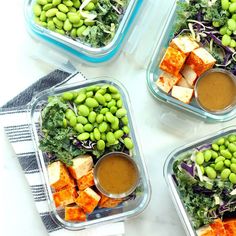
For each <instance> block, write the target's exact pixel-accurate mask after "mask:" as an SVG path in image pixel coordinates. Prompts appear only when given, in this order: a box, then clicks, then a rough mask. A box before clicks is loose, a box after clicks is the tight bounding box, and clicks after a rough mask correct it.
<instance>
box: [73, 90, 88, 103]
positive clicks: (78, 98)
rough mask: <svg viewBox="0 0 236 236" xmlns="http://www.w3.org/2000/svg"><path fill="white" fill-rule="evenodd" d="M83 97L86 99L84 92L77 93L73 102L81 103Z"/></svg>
mask: <svg viewBox="0 0 236 236" xmlns="http://www.w3.org/2000/svg"><path fill="white" fill-rule="evenodd" d="M85 99H86V95H85V93H79V94H78V96H77V97H76V99H75V103H76V104H79V103H82V102H83V101H84V100H85Z"/></svg>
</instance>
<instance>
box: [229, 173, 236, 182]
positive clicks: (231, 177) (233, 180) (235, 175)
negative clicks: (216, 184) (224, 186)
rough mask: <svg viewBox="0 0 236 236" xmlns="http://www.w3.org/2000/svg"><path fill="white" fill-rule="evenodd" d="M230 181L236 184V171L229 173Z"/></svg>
mask: <svg viewBox="0 0 236 236" xmlns="http://www.w3.org/2000/svg"><path fill="white" fill-rule="evenodd" d="M229 181H230V182H231V183H232V184H236V174H235V173H231V174H230V175H229Z"/></svg>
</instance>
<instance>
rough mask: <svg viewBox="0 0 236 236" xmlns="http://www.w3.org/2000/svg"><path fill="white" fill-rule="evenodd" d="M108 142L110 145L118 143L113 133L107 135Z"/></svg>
mask: <svg viewBox="0 0 236 236" xmlns="http://www.w3.org/2000/svg"><path fill="white" fill-rule="evenodd" d="M106 140H107V142H108V143H109V144H114V143H115V141H116V138H115V136H114V134H113V133H112V132H108V133H107V134H106Z"/></svg>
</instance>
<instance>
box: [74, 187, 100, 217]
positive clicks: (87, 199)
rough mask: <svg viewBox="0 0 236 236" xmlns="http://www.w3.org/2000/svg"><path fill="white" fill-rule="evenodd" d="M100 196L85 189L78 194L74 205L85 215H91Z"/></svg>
mask: <svg viewBox="0 0 236 236" xmlns="http://www.w3.org/2000/svg"><path fill="white" fill-rule="evenodd" d="M100 198H101V197H100V196H99V195H98V194H97V193H96V192H94V191H93V190H92V189H91V188H86V189H85V190H84V191H80V192H79V196H78V197H77V198H76V200H75V203H76V204H77V205H78V206H79V207H81V208H82V209H83V210H84V212H85V213H89V214H90V213H92V212H93V211H94V209H95V208H96V206H97V205H98V202H99V200H100Z"/></svg>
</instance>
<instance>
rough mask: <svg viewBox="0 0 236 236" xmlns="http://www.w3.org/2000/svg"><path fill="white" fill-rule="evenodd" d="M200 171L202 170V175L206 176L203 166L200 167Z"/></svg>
mask: <svg viewBox="0 0 236 236" xmlns="http://www.w3.org/2000/svg"><path fill="white" fill-rule="evenodd" d="M200 169H201V171H202V174H203V175H204V174H205V169H204V167H203V166H200Z"/></svg>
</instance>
